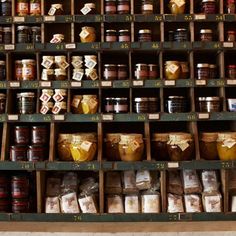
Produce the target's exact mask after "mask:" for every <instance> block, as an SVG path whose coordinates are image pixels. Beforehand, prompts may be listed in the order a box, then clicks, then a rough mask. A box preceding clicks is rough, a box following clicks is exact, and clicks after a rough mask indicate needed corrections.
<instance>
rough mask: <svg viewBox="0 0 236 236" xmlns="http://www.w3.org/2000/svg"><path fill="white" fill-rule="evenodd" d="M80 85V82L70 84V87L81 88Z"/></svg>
mask: <svg viewBox="0 0 236 236" xmlns="http://www.w3.org/2000/svg"><path fill="white" fill-rule="evenodd" d="M81 86H82V83H81V82H71V87H81Z"/></svg>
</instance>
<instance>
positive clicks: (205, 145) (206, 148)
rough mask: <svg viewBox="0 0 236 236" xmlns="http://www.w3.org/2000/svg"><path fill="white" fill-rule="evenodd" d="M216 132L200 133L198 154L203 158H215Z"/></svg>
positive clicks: (216, 154)
mask: <svg viewBox="0 0 236 236" xmlns="http://www.w3.org/2000/svg"><path fill="white" fill-rule="evenodd" d="M217 138H218V134H217V133H202V134H201V139H200V155H201V158H202V159H205V160H217V159H218V153H217Z"/></svg>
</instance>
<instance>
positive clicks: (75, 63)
mask: <svg viewBox="0 0 236 236" xmlns="http://www.w3.org/2000/svg"><path fill="white" fill-rule="evenodd" d="M71 64H72V65H73V66H74V68H75V69H80V68H81V67H82V64H83V61H72V63H71Z"/></svg>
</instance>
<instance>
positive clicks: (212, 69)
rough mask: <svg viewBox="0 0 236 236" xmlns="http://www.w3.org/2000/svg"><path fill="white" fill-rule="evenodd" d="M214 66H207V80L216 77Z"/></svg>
mask: <svg viewBox="0 0 236 236" xmlns="http://www.w3.org/2000/svg"><path fill="white" fill-rule="evenodd" d="M216 68H217V67H216V65H215V64H210V65H209V78H210V79H215V78H216V76H217V71H216Z"/></svg>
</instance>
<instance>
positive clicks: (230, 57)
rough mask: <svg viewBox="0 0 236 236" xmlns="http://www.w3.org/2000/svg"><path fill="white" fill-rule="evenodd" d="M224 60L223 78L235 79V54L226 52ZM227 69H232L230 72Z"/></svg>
mask: <svg viewBox="0 0 236 236" xmlns="http://www.w3.org/2000/svg"><path fill="white" fill-rule="evenodd" d="M224 58H225V78H229V79H236V75H235V72H234V71H235V68H234V67H236V66H235V65H236V53H235V52H234V51H227V52H225V54H224ZM229 67H233V69H231V70H230V68H229Z"/></svg>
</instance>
